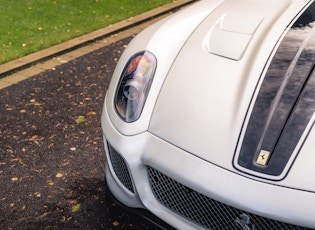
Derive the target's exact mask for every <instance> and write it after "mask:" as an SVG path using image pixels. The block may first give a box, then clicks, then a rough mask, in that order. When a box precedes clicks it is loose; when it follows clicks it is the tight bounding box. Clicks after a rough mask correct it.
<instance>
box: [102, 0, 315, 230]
mask: <svg viewBox="0 0 315 230" xmlns="http://www.w3.org/2000/svg"><path fill="white" fill-rule="evenodd" d="M314 9H315V4H314V2H313V1H309V0H294V1H289V0H279V1H274V0H254V1H253V0H212V1H200V2H198V3H196V4H194V5H193V6H191V7H189V8H187V9H185V10H183V11H180V12H178V13H176V14H174V15H173V16H171V17H169V18H167V19H164V20H162V21H160V22H158V23H157V24H155V25H153V26H151V27H149V28H148V29H146V30H144V31H143V32H141V33H140V34H139V35H137V37H136V38H135V39H133V41H132V42H131V43H130V44H129V45H128V47H127V48H126V50H125V52H124V53H123V55H122V57H121V58H120V60H119V62H118V64H117V67H116V69H115V72H114V74H113V78H112V80H111V84H110V87H109V89H108V91H107V94H106V98H105V102H104V107H103V112H102V129H103V133H104V143H105V152H106V157H107V167H106V181H107V184H108V187H109V189H110V191H111V193H112V194H113V195H114V196H115V197H116V198H117V199H118V200H119V201H120V202H121V203H123V204H124V205H126V206H128V207H131V208H140V209H146V210H149V211H150V212H151V213H153V214H154V215H156V216H157V217H159V218H160V219H162V220H163V221H165V222H167V223H168V224H170V225H172V226H174V227H175V228H178V229H306V228H315V218H314V213H315V183H314V182H313V179H312V175H313V174H314V170H315V169H314V167H313V165H314V162H315V155H314V154H313V149H314V147H315V146H314V139H315V131H314V130H313V124H314V120H315V116H314V111H315V96H314V97H313V94H312V93H313V91H314V90H313V86H314V87H315V84H313V81H314V82H315V80H313V75H314V76H315V74H313V69H314V68H313V67H314V63H315V58H314V57H315V51H314V50H315V39H314V38H313V37H315V36H312V35H313V24H312V23H313V18H315V16H313V13H315V10H314ZM303 23H304V24H303ZM295 76H298V77H295ZM314 79H315V77H314ZM306 108H307V109H306Z"/></svg>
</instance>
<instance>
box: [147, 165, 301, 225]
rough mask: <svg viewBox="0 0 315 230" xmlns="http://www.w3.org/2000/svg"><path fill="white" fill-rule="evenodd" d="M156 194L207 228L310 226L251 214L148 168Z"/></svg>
mask: <svg viewBox="0 0 315 230" xmlns="http://www.w3.org/2000/svg"><path fill="white" fill-rule="evenodd" d="M148 174H149V180H150V184H151V187H152V190H153V193H154V195H155V197H156V198H157V199H158V200H159V201H160V202H161V203H162V204H163V205H164V206H166V207H167V208H169V209H171V210H172V211H174V212H176V213H177V214H179V215H181V216H182V217H184V218H186V219H187V220H189V221H191V222H194V223H195V224H197V225H200V226H201V227H204V228H207V229H238V230H239V229H249V230H251V229H255V230H258V229H263V230H264V229H265V230H270V229H286V230H291V229H292V230H298V229H307V228H303V227H298V226H295V225H290V224H286V223H282V222H278V221H275V220H271V219H267V218H264V217H261V216H257V215H254V214H250V213H247V212H244V211H242V210H239V209H236V208H233V207H230V206H228V205H225V204H223V203H221V202H218V201H216V200H213V199H210V198H209V197H206V196H204V195H202V194H200V193H198V192H196V191H194V190H192V189H190V188H188V187H186V186H184V185H182V184H180V183H179V182H177V181H175V180H173V179H171V178H169V177H167V176H166V175H164V174H162V173H161V172H159V171H157V170H155V169H153V168H151V167H148Z"/></svg>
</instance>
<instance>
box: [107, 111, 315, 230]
mask: <svg viewBox="0 0 315 230" xmlns="http://www.w3.org/2000/svg"><path fill="white" fill-rule="evenodd" d="M102 128H103V132H104V140H105V150H106V156H107V169H106V179H107V183H108V186H109V189H110V190H111V192H112V194H113V195H114V196H115V197H116V198H117V199H118V200H119V201H120V202H122V203H123V204H124V205H126V206H128V207H133V208H144V209H147V210H149V211H150V212H152V213H153V214H154V215H156V216H158V217H159V218H160V219H162V220H163V221H165V222H167V223H169V224H171V225H172V226H174V227H176V228H178V229H204V228H212V229H239V227H242V226H243V227H244V226H245V227H249V229H252V227H253V226H255V229H305V228H298V227H296V226H293V225H291V224H295V225H301V226H306V227H315V220H314V217H313V214H312V213H315V207H314V205H312V204H313V201H314V200H315V194H314V193H310V192H306V191H299V190H294V189H290V188H285V187H281V186H275V185H272V184H268V183H266V182H260V181H257V180H253V179H250V178H247V177H245V176H242V175H239V174H237V173H235V172H231V171H227V170H225V169H223V168H220V167H218V166H216V165H213V164H211V163H209V162H206V161H204V160H202V159H200V158H198V157H196V156H194V155H192V154H190V153H187V152H185V151H183V150H181V149H179V148H177V147H176V146H173V145H171V144H169V143H167V142H166V141H164V140H161V139H159V138H158V137H156V136H154V135H152V134H151V133H149V132H144V133H141V134H139V135H135V136H124V135H122V134H121V133H119V132H118V131H117V130H116V129H115V128H114V127H113V125H112V124H111V122H110V119H109V117H108V115H107V113H106V110H104V111H103V114H102ZM247 217H249V218H250V219H249V220H248V218H247ZM246 218H247V219H246ZM272 219H275V220H277V221H275V220H272ZM283 222H285V223H283ZM286 223H291V224H286Z"/></svg>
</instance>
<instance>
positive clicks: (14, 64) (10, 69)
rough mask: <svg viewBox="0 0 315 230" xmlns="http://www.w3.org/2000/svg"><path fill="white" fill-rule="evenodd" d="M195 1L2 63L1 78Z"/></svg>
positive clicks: (184, 1)
mask: <svg viewBox="0 0 315 230" xmlns="http://www.w3.org/2000/svg"><path fill="white" fill-rule="evenodd" d="M195 1H196V0H176V1H174V2H172V3H169V4H166V5H163V6H161V7H158V8H156V9H153V10H150V11H148V12H145V13H143V14H140V15H137V16H134V17H132V18H129V19H126V20H123V21H121V22H118V23H115V24H113V25H109V26H107V27H105V28H102V29H99V30H96V31H94V32H91V33H89V34H86V35H83V36H81V37H78V38H74V39H71V40H68V41H66V42H63V43H61V44H58V45H55V46H52V47H50V48H47V49H44V50H41V51H38V52H36V53H32V54H29V55H27V56H24V57H22V58H19V59H16V60H13V61H10V62H7V63H4V64H2V65H0V79H1V78H3V77H6V76H8V75H11V74H13V73H16V72H18V71H21V70H23V69H26V68H29V67H30V66H32V65H35V64H37V63H39V62H43V61H45V60H48V59H50V58H53V57H55V56H58V55H62V54H64V53H67V52H70V51H72V50H75V49H78V48H80V47H83V46H85V45H87V44H90V43H93V42H95V41H97V40H101V39H103V38H106V37H109V36H111V35H113V34H115V33H119V32H121V31H124V30H127V29H129V28H131V27H135V26H138V25H139V24H142V23H145V22H147V21H149V20H152V19H154V18H157V17H160V16H162V15H165V14H168V13H169V12H171V11H173V10H176V9H179V8H181V7H184V6H186V5H188V4H191V3H193V2H195Z"/></svg>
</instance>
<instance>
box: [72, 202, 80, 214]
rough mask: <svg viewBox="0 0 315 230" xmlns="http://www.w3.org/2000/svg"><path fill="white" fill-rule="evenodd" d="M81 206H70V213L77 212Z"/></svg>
mask: <svg viewBox="0 0 315 230" xmlns="http://www.w3.org/2000/svg"><path fill="white" fill-rule="evenodd" d="M80 207H81V204H80V203H79V204H75V205H73V206H72V212H77V211H79V210H80Z"/></svg>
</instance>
